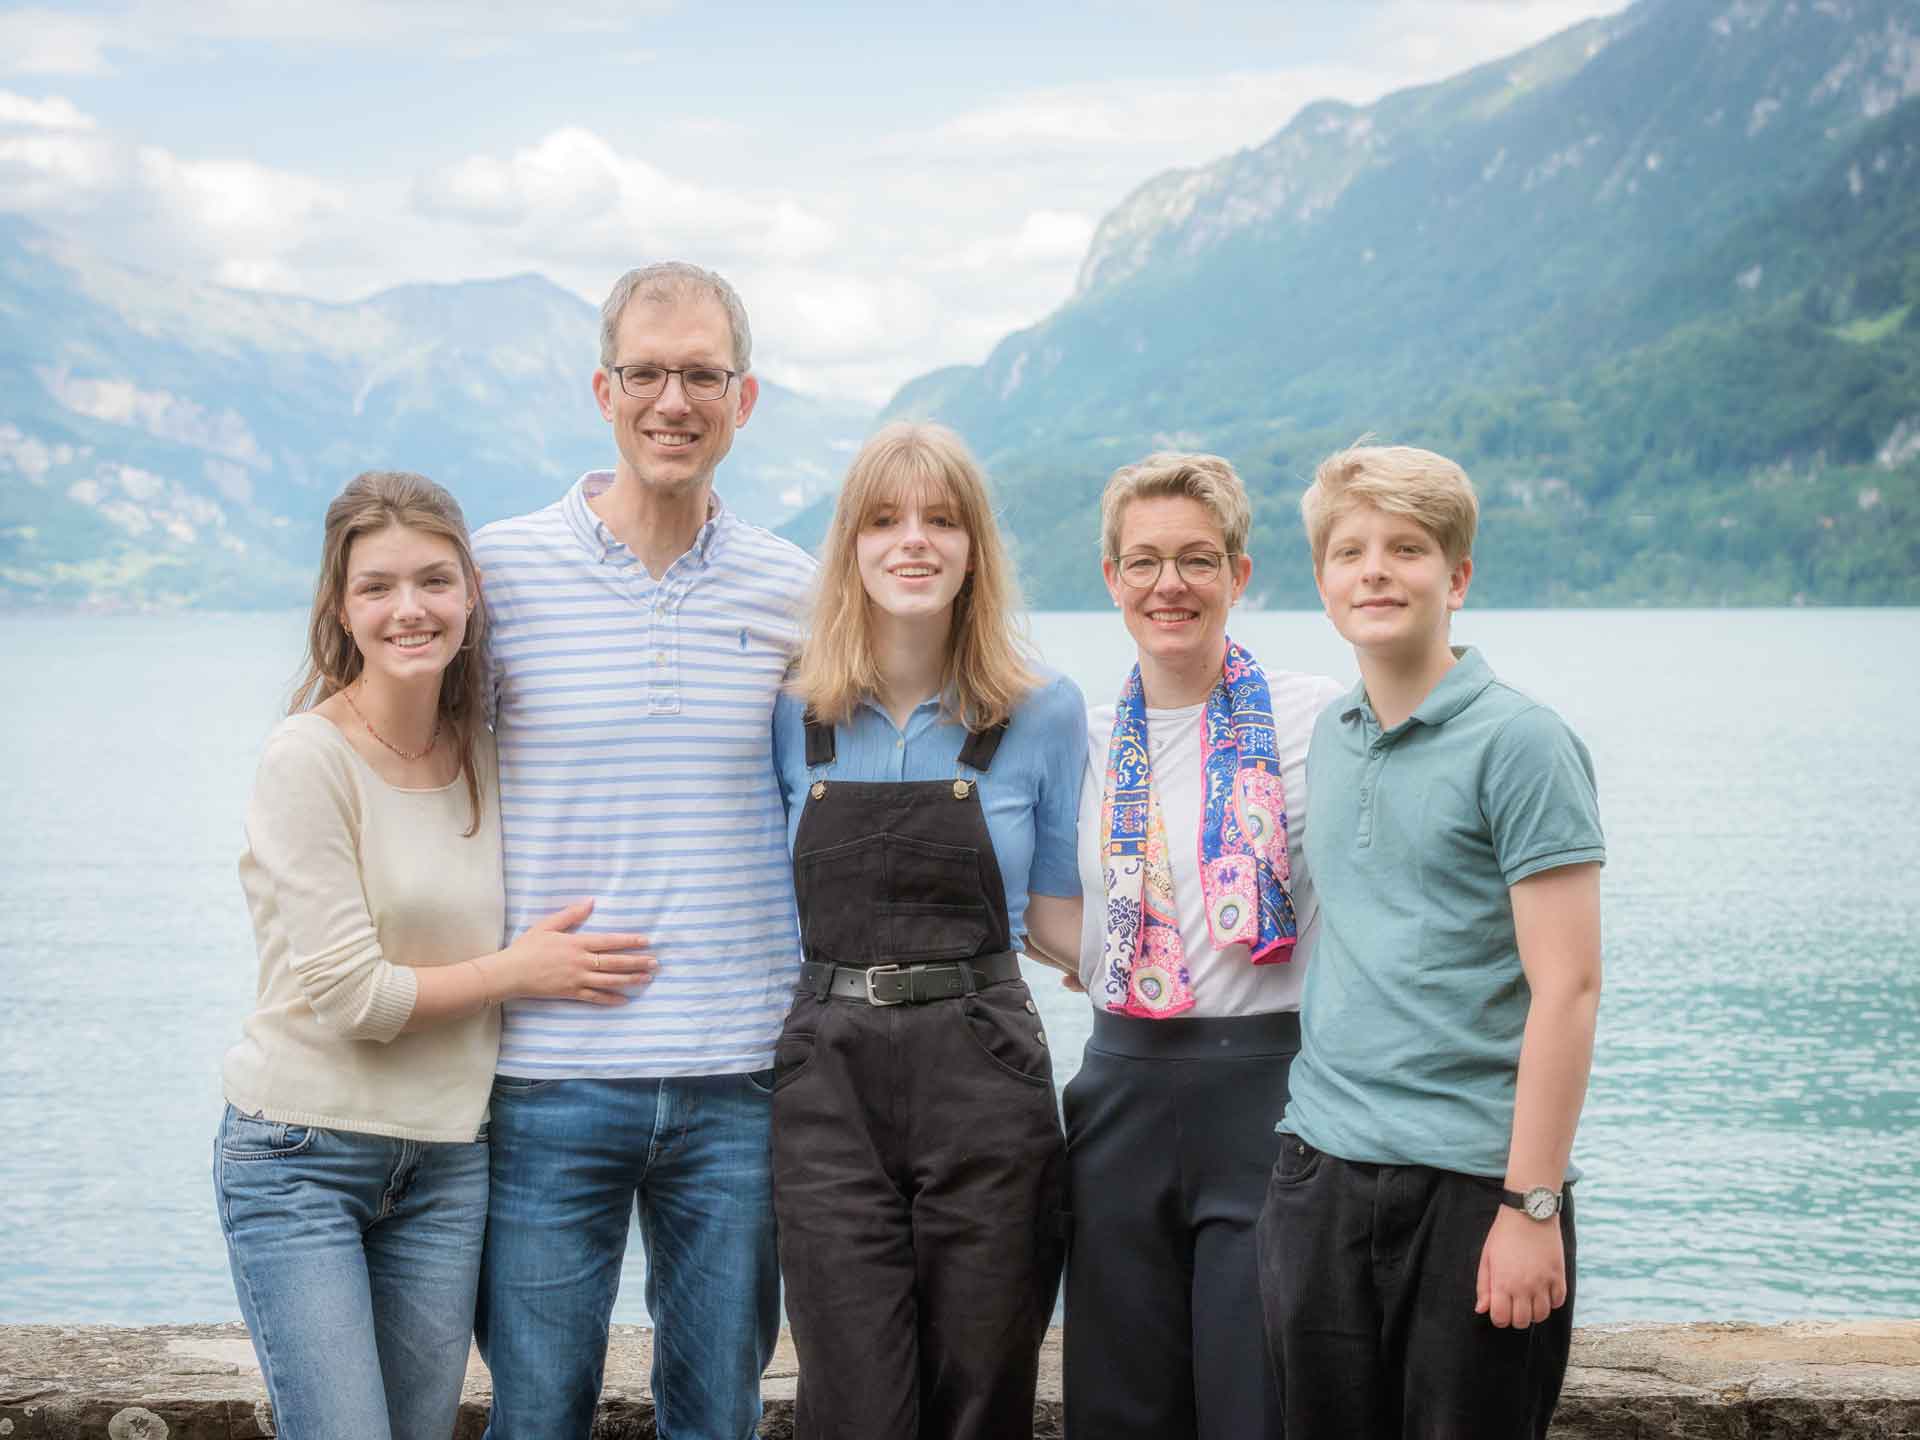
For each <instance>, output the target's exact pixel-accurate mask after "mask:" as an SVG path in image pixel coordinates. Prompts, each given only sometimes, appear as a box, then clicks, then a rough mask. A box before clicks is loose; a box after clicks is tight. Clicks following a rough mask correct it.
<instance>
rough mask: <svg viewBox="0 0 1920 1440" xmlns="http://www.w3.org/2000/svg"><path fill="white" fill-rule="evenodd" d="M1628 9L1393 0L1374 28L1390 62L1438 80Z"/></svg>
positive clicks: (1530, 0)
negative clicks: (1602, 16)
mask: <svg viewBox="0 0 1920 1440" xmlns="http://www.w3.org/2000/svg"><path fill="white" fill-rule="evenodd" d="M1625 8H1626V5H1625V3H1624V0H1612V3H1610V4H1609V3H1604V0H1603V3H1601V4H1595V3H1593V0H1391V3H1389V4H1386V5H1383V6H1381V7H1379V12H1380V13H1379V17H1378V19H1377V21H1375V22H1374V23H1373V24H1372V25H1371V26H1370V29H1371V30H1372V31H1373V33H1374V36H1375V41H1374V43H1375V44H1376V45H1377V47H1378V49H1377V51H1376V53H1377V54H1378V55H1379V57H1380V58H1381V59H1382V60H1383V61H1385V62H1386V63H1387V64H1388V65H1389V66H1391V67H1394V68H1397V69H1401V70H1403V71H1409V72H1414V74H1416V75H1417V76H1418V77H1420V78H1423V79H1430V80H1438V79H1441V78H1443V77H1445V76H1448V75H1454V74H1458V73H1459V72H1460V71H1462V70H1465V69H1470V68H1472V67H1473V66H1475V65H1479V64H1481V63H1483V62H1485V61H1488V60H1495V59H1498V58H1499V57H1500V56H1502V55H1510V54H1512V53H1514V52H1515V51H1517V50H1523V49H1525V48H1526V47H1527V46H1529V45H1534V44H1537V43H1538V42H1540V41H1542V40H1544V39H1546V38H1547V37H1548V36H1550V35H1557V34H1559V33H1560V32H1561V31H1562V30H1565V29H1567V28H1568V27H1570V26H1573V25H1578V24H1579V23H1580V22H1581V21H1583V20H1590V19H1592V18H1593V17H1594V16H1595V15H1596V14H1604V13H1610V12H1611V11H1616V10H1623V9H1625ZM1411 78H1412V76H1410V77H1409V79H1411Z"/></svg>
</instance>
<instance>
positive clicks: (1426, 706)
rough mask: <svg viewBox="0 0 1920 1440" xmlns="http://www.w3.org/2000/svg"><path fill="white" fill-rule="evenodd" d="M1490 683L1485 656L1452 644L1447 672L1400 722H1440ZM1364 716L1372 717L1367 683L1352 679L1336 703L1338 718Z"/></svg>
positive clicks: (1457, 711)
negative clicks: (1338, 710) (1411, 712)
mask: <svg viewBox="0 0 1920 1440" xmlns="http://www.w3.org/2000/svg"><path fill="white" fill-rule="evenodd" d="M1492 683H1493V667H1492V666H1491V665H1489V664H1487V662H1486V658H1485V657H1484V656H1482V655H1481V653H1480V652H1479V651H1478V650H1476V649H1474V648H1473V647H1472V646H1471V645H1456V646H1454V647H1453V664H1452V665H1450V666H1449V667H1448V668H1447V673H1446V674H1445V675H1442V676H1441V677H1440V683H1439V684H1438V685H1435V686H1434V687H1433V689H1432V690H1430V691H1429V692H1428V693H1427V698H1426V699H1424V700H1422V701H1421V702H1420V703H1419V704H1418V705H1417V706H1415V707H1414V711H1413V714H1411V715H1409V716H1408V717H1407V718H1406V721H1405V722H1404V723H1405V724H1406V725H1411V724H1413V723H1414V722H1415V721H1418V722H1419V723H1420V724H1422V725H1444V724H1446V723H1447V721H1449V720H1451V719H1453V717H1454V716H1456V715H1458V714H1459V713H1460V712H1461V711H1462V710H1464V709H1466V708H1467V706H1469V705H1471V704H1472V703H1473V702H1474V701H1475V700H1476V699H1477V698H1478V697H1479V695H1480V692H1481V691H1482V690H1484V689H1486V688H1487V686H1489V685H1491V684H1492ZM1358 716H1364V717H1365V718H1366V719H1368V720H1372V719H1373V706H1372V705H1371V704H1370V703H1369V702H1368V700H1367V682H1366V681H1365V680H1364V679H1361V680H1357V681H1355V682H1354V686H1353V688H1352V689H1351V690H1349V691H1348V692H1347V693H1346V695H1345V697H1344V698H1343V699H1342V700H1341V702H1340V718H1341V719H1342V720H1353V719H1354V718H1356V717H1358Z"/></svg>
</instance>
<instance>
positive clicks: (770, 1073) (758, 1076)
mask: <svg viewBox="0 0 1920 1440" xmlns="http://www.w3.org/2000/svg"><path fill="white" fill-rule="evenodd" d="M775 1073H776V1072H775V1070H774V1068H773V1067H772V1066H771V1065H769V1066H768V1067H767V1068H766V1069H764V1070H749V1071H747V1072H746V1073H745V1074H744V1075H742V1076H741V1077H740V1078H741V1079H743V1080H745V1081H746V1082H747V1088H748V1089H749V1090H751V1091H753V1093H754V1094H756V1095H771V1094H773V1077H774V1075H775Z"/></svg>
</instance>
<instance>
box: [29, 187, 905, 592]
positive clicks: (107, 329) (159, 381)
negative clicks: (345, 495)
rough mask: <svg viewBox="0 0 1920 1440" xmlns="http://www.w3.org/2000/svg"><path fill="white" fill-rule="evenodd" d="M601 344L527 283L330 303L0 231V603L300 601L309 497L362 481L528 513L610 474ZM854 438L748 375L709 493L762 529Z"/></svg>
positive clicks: (839, 422) (314, 530)
mask: <svg viewBox="0 0 1920 1440" xmlns="http://www.w3.org/2000/svg"><path fill="white" fill-rule="evenodd" d="M598 334H599V316H598V314H597V312H596V311H595V310H594V308H593V307H592V306H589V305H587V304H586V303H584V302H583V301H581V300H579V299H578V298H576V297H575V296H573V295H570V294H568V293H567V292H565V291H562V290H560V289H559V288H558V287H557V286H554V285H552V284H551V283H549V282H548V281H546V280H544V279H541V278H540V277H538V276H531V275H526V276H518V277H514V278H512V279H506V280H490V281H472V282H467V283H463V284H451V285H413V286H404V287H401V288H399V289H395V290H389V291H386V292H383V293H381V294H379V295H375V296H373V297H371V298H370V299H368V300H365V301H362V302H360V303H358V304H353V305H327V304H321V303H318V302H315V301H309V300H302V299H298V298H294V297H285V296H272V295H261V294H254V293H247V292H240V291H230V290H223V289H219V288H216V287H211V286H200V285H193V284H184V283H181V282H178V281H175V280H170V279H167V278H164V277H159V276H153V275H147V274H143V273H141V272H138V271H135V270H131V269H128V268H126V267H123V266H118V265H114V264H110V263H107V262H105V261H102V260H99V259H98V258H96V257H93V256H91V255H89V254H87V253H86V252H85V251H83V250H81V249H79V248H77V247H74V246H71V245H69V244H66V243H65V242H62V241H60V240H57V239H55V238H54V237H52V236H50V235H48V234H46V233H45V232H43V231H40V230H38V229H36V228H35V227H33V226H30V225H27V224H25V223H23V222H20V221H8V220H0V395H3V396H4V400H3V401H0V605H34V604H56V605H61V604H65V605H74V604H80V605H94V606H116V605H129V606H140V605H151V604H161V605H169V604H202V605H231V606H242V605H254V604H284V603H299V602H300V601H301V600H302V599H304V598H305V594H306V591H307V588H308V585H309V583H310V582H309V577H310V575H311V567H312V564H313V560H314V556H315V555H316V554H317V552H318V546H317V536H318V526H319V522H320V518H321V515H322V512H323V511H324V509H325V507H326V502H327V500H328V499H330V498H331V497H332V495H333V494H334V492H335V491H337V490H338V489H339V487H340V485H341V484H342V483H344V481H346V480H347V479H348V478H350V477H351V476H352V475H354V474H355V473H357V472H358V471H360V470H363V469H369V468H377V467H388V468H403V469H414V470H419V471H422V472H423V473H425V474H428V475H431V476H432V477H433V478H434V479H436V480H439V481H441V482H442V483H444V484H445V485H447V486H448V488H450V489H451V490H452V491H453V492H454V493H455V494H456V495H457V496H459V498H460V500H461V503H462V505H463V507H464V508H465V509H466V512H467V516H468V519H469V520H470V521H471V522H472V523H473V524H475V525H480V524H484V523H485V522H486V521H488V520H491V519H495V518H497V517H499V516H501V515H506V514H512V513H516V512H519V511H524V510H528V509H533V508H535V507H538V506H540V505H544V504H546V503H548V502H549V501H551V500H552V499H553V498H555V497H556V496H557V495H559V493H560V492H561V491H562V490H563V489H564V488H565V487H566V486H567V485H568V484H569V483H571V482H572V481H573V480H574V479H575V478H576V477H577V476H578V475H579V474H580V473H581V472H582V471H584V470H587V469H591V468H595V467H597V466H605V465H607V464H609V463H611V457H612V453H613V447H612V444H611V439H610V436H609V435H608V432H607V427H606V424H605V422H604V421H603V420H602V419H601V418H600V415H599V412H598V410H597V408H596V407H595V405H594V401H593V397H592V393H591V391H590V389H589V385H588V380H589V377H590V375H591V373H592V370H593V366H594V363H595V359H596V347H597V344H598ZM867 419H868V417H867V416H866V415H864V414H862V413H860V412H858V411H855V410H851V409H841V408H836V407H833V406H830V405H827V404H823V403H821V402H819V401H816V400H814V399H812V398H810V397H806V396H802V395H799V394H797V393H795V392H793V391H790V390H786V389H784V388H783V387H781V386H779V385H776V384H772V383H770V382H768V381H766V380H764V379H763V380H762V382H761V398H760V402H759V405H758V407H757V408H756V410H755V412H754V416H753V419H752V421H751V423H750V424H749V425H747V426H746V427H745V428H743V429H742V430H741V431H740V433H739V437H738V439H737V441H736V443H735V445H734V449H733V452H732V454H731V455H730V456H729V457H728V460H727V462H726V464H725V465H724V466H723V467H722V470H721V473H720V482H719V489H720V491H721V493H722V494H723V495H724V496H725V497H726V498H727V500H728V502H729V503H730V504H732V505H734V506H735V507H736V508H737V509H738V510H739V511H740V512H741V513H742V514H744V515H746V516H747V517H748V518H750V519H754V520H757V521H760V522H761V523H775V522H777V521H779V520H780V519H781V518H783V517H784V516H786V515H787V514H789V513H791V512H792V511H793V510H794V509H795V508H797V507H798V506H799V505H801V504H804V503H805V502H806V501H807V500H808V499H810V498H812V497H813V496H814V495H817V494H819V493H820V492H821V491H822V490H824V489H826V488H828V487H830V486H831V485H832V484H833V483H834V481H835V480H837V478H838V476H839V474H840V472H841V470H842V469H843V468H844V466H845V456H846V453H847V452H848V451H850V450H851V449H852V447H853V446H854V445H855V444H857V442H858V440H859V437H860V436H861V434H862V433H863V432H864V430H865V428H866V424H867Z"/></svg>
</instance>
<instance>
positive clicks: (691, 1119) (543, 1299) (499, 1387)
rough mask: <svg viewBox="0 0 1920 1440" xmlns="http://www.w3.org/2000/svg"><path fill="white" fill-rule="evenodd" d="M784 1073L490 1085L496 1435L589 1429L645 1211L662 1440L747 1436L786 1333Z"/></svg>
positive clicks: (483, 1326)
mask: <svg viewBox="0 0 1920 1440" xmlns="http://www.w3.org/2000/svg"><path fill="white" fill-rule="evenodd" d="M772 1088H773V1072H772V1071H771V1070H763V1071H758V1072H755V1073H754V1074H751V1075H696V1076H689V1077H685V1078H680V1079H672V1080H520V1079H515V1078H512V1077H510V1076H505V1075H503V1076H500V1077H498V1078H496V1079H495V1081H494V1085H493V1107H492V1113H493V1198H492V1209H491V1211H490V1213H489V1215H488V1220H487V1247H486V1259H485V1262H484V1264H483V1265H482V1267H481V1280H480V1307H479V1312H478V1315H477V1317H476V1324H475V1329H476V1331H477V1333H478V1336H479V1340H480V1353H481V1354H482V1355H484V1356H485V1357H486V1361H487V1368H488V1369H489V1370H491V1371H492V1372H493V1414H492V1417H491V1419H490V1421H489V1424H488V1427H487V1440H535V1437H538V1440H571V1437H584V1436H586V1435H587V1433H588V1432H589V1430H590V1429H591V1428H592V1425H593V1411H594V1405H595V1403H596V1402H597V1401H598V1399H599V1396H600V1382H601V1378H602V1376H603V1374H604V1373H605V1370H606V1352H607V1325H608V1320H609V1317H610V1316H611V1315H612V1313H613V1301H614V1296H615V1295H616V1293H617V1292H618V1290H619V1286H620V1262H621V1260H622V1258H623V1256H624V1255H625V1252H626V1245H627V1227H628V1217H629V1215H630V1214H631V1213H632V1210H633V1207H634V1205H635V1204H636V1203H637V1204H638V1206H639V1215H640V1237H641V1241H642V1243H643V1244H644V1245H645V1246H646V1255H647V1310H648V1311H649V1313H650V1314H651V1315H652V1316H653V1323H654V1346H653V1403H654V1415H655V1423H656V1425H657V1426H658V1433H659V1435H660V1437H661V1440H749V1437H751V1436H752V1435H753V1433H754V1430H755V1428H756V1426H757V1425H758V1423H759V1420H760V1377H761V1375H762V1373H763V1372H764V1371H765V1370H766V1368H767V1362H768V1361H769V1360H771V1359H772V1358H773V1346H774V1341H775V1339H776V1338H777V1337H778V1335H779V1330H780V1278H779V1263H778V1259H777V1257H776V1253H775V1247H774V1231H773V1177H772V1162H771V1159H770V1154H769V1148H768V1135H769V1128H770V1127H769V1122H770V1119H771V1116H772Z"/></svg>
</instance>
